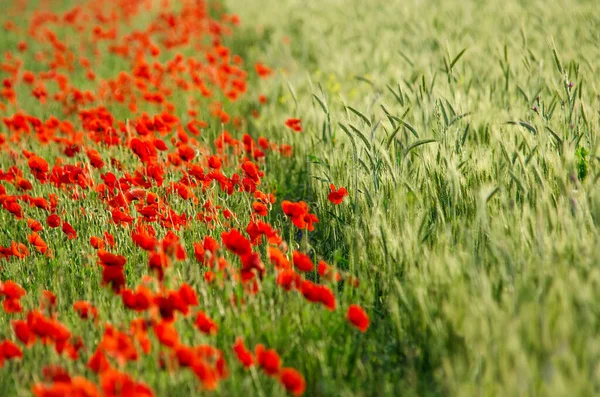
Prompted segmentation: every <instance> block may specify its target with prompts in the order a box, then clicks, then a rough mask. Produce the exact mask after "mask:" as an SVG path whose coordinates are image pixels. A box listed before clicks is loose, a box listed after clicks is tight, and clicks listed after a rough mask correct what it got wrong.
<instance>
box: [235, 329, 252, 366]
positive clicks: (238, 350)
mask: <svg viewBox="0 0 600 397" xmlns="http://www.w3.org/2000/svg"><path fill="white" fill-rule="evenodd" d="M233 351H234V352H235V355H236V357H237V359H238V360H239V361H240V363H242V365H243V366H244V367H246V368H250V367H251V366H252V365H254V356H253V355H252V352H251V351H250V350H248V348H246V345H244V340H243V339H242V338H240V337H238V338H237V339H236V340H235V344H234V345H233Z"/></svg>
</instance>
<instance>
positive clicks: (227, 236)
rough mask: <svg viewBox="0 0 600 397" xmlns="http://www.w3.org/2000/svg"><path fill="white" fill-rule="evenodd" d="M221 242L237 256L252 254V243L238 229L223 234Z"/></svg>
mask: <svg viewBox="0 0 600 397" xmlns="http://www.w3.org/2000/svg"><path fill="white" fill-rule="evenodd" d="M221 240H222V241H223V244H224V245H225V248H227V249H228V250H229V251H231V252H233V253H234V254H236V255H239V256H243V255H247V254H249V253H251V252H252V245H251V244H250V241H249V240H248V239H247V238H246V237H244V236H243V235H242V233H240V232H239V231H238V230H236V229H231V230H230V231H229V232H223V233H221Z"/></svg>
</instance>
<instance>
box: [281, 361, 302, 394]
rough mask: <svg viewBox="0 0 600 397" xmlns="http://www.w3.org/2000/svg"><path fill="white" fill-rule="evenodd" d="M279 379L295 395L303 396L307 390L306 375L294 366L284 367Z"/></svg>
mask: <svg viewBox="0 0 600 397" xmlns="http://www.w3.org/2000/svg"><path fill="white" fill-rule="evenodd" d="M279 381H280V382H281V384H282V385H283V387H285V389H286V390H287V391H289V392H290V393H292V394H293V395H294V396H301V395H302V394H304V391H305V390H306V381H305V380H304V376H302V374H301V373H300V372H298V371H297V370H295V369H294V368H282V369H281V373H280V374H279Z"/></svg>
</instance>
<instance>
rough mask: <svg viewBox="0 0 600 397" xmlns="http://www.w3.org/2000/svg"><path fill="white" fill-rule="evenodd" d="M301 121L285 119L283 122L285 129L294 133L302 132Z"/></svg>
mask: <svg viewBox="0 0 600 397" xmlns="http://www.w3.org/2000/svg"><path fill="white" fill-rule="evenodd" d="M301 123H302V120H300V119H287V120H286V121H285V125H286V127H288V128H290V129H292V130H294V131H296V132H302V125H301Z"/></svg>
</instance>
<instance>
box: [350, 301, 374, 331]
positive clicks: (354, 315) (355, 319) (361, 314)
mask: <svg viewBox="0 0 600 397" xmlns="http://www.w3.org/2000/svg"><path fill="white" fill-rule="evenodd" d="M346 318H347V319H348V321H350V323H351V324H352V325H354V326H355V327H356V328H358V329H359V330H360V331H361V332H366V331H367V329H368V328H369V316H368V315H367V313H366V312H365V311H364V310H363V308H362V307H360V306H359V305H350V307H348V313H347V314H346Z"/></svg>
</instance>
